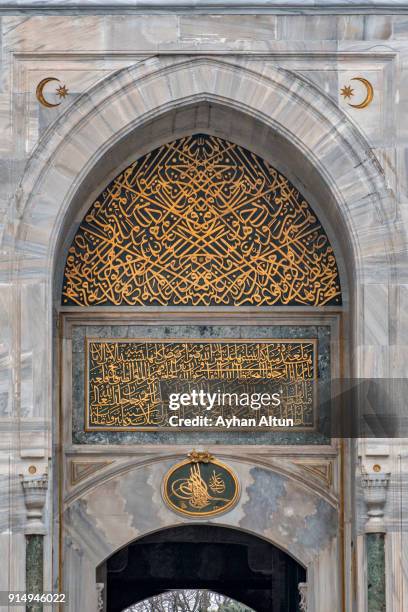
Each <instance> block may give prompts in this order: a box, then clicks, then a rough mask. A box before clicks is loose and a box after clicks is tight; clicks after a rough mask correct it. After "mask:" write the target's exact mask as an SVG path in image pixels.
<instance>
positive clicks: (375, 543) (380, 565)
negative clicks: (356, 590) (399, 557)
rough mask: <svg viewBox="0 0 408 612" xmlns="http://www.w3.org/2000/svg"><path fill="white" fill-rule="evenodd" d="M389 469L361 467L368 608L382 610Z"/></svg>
mask: <svg viewBox="0 0 408 612" xmlns="http://www.w3.org/2000/svg"><path fill="white" fill-rule="evenodd" d="M389 480H390V473H389V472H382V471H381V466H380V465H374V466H373V471H371V472H367V471H366V470H365V469H364V468H363V469H362V475H361V484H362V487H363V492H364V500H365V503H366V507H367V516H368V518H367V522H366V525H365V532H366V558H367V610H368V612H385V611H386V601H385V524H384V506H385V502H386V499H387V488H388V483H389Z"/></svg>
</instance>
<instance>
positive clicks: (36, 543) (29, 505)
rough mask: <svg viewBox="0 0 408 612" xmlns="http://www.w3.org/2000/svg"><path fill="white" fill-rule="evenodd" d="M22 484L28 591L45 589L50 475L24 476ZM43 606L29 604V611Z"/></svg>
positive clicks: (40, 608)
mask: <svg viewBox="0 0 408 612" xmlns="http://www.w3.org/2000/svg"><path fill="white" fill-rule="evenodd" d="M21 484H22V487H23V491H24V501H25V506H26V511H27V524H26V528H25V534H26V592H27V593H43V591H44V578H43V568H44V560H43V557H44V535H45V526H44V523H43V509H44V505H45V501H46V497H47V489H48V476H47V474H43V475H42V476H22V477H21ZM42 609H43V606H42V605H41V604H40V605H39V604H35V605H31V606H27V607H26V610H27V612H40V611H41V610H42Z"/></svg>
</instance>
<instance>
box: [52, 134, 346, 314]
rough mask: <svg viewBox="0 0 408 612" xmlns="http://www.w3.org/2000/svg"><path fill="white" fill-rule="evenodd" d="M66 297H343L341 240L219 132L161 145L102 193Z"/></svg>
mask: <svg viewBox="0 0 408 612" xmlns="http://www.w3.org/2000/svg"><path fill="white" fill-rule="evenodd" d="M62 303H63V304H65V305H79V306H95V305H118V306H119V305H126V306H128V305H131V306H133V305H160V306H167V305H174V306H178V305H180V306H188V305H191V306H211V305H221V306H230V305H235V306H240V305H259V306H261V305H274V304H276V305H297V306H299V305H312V306H324V305H338V304H341V290H340V280H339V275H338V270H337V265H336V260H335V256H334V253H333V249H332V247H331V245H330V243H329V240H328V237H327V235H326V233H325V232H324V230H323V228H322V226H321V224H320V222H319V221H318V219H317V218H316V216H315V215H314V213H313V211H312V209H311V208H310V206H309V204H308V203H307V202H306V201H305V200H304V198H303V197H302V195H301V194H300V193H299V192H298V191H297V189H296V188H295V187H294V186H293V185H292V184H291V183H290V182H289V181H288V179H286V178H285V177H284V176H283V175H282V174H280V173H279V172H278V171H277V170H275V169H274V168H273V167H271V166H270V165H269V164H268V163H267V162H265V161H264V160H262V159H261V158H260V157H258V156H257V155H255V154H253V153H251V152H249V151H247V150H246V149H243V148H242V147H240V146H238V145H236V144H233V143H230V142H227V141H225V140H222V139H220V138H216V137H214V136H206V135H194V136H188V137H185V138H181V139H179V140H177V141H174V142H172V143H169V144H166V145H164V146H161V147H160V148H158V149H156V150H154V151H153V152H151V153H149V154H147V155H145V156H144V157H142V158H140V159H139V160H138V161H136V162H134V163H133V164H131V165H130V166H129V167H128V168H126V169H125V170H124V171H123V172H122V173H121V174H120V175H119V176H117V177H116V178H115V179H114V180H113V181H112V182H111V183H110V184H109V185H108V186H107V188H106V189H105V190H104V191H103V193H102V194H101V195H100V196H99V198H98V199H97V200H96V201H95V202H94V203H93V205H92V206H91V208H90V210H89V211H88V213H87V215H86V217H85V219H84V220H83V222H82V224H81V226H80V228H79V230H78V232H77V234H76V236H75V238H74V240H73V243H72V245H71V247H70V249H69V252H68V257H67V261H66V267H65V275H64V284H63V298H62Z"/></svg>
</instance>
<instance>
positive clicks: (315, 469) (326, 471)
mask: <svg viewBox="0 0 408 612" xmlns="http://www.w3.org/2000/svg"><path fill="white" fill-rule="evenodd" d="M294 463H296V464H297V465H299V466H301V467H302V468H303V469H304V470H305V471H306V472H308V473H309V474H313V476H314V477H315V478H318V479H319V480H321V481H322V482H323V484H324V485H325V486H326V487H328V488H330V487H331V486H332V484H333V462H332V461H310V460H309V461H307V460H296V461H294Z"/></svg>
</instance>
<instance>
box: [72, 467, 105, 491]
mask: <svg viewBox="0 0 408 612" xmlns="http://www.w3.org/2000/svg"><path fill="white" fill-rule="evenodd" d="M112 463H113V461H71V485H73V486H74V485H77V484H78V483H80V482H81V481H82V480H85V478H88V476H91V474H95V472H98V471H99V470H102V469H103V468H104V467H107V466H108V465H111V464H112Z"/></svg>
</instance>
